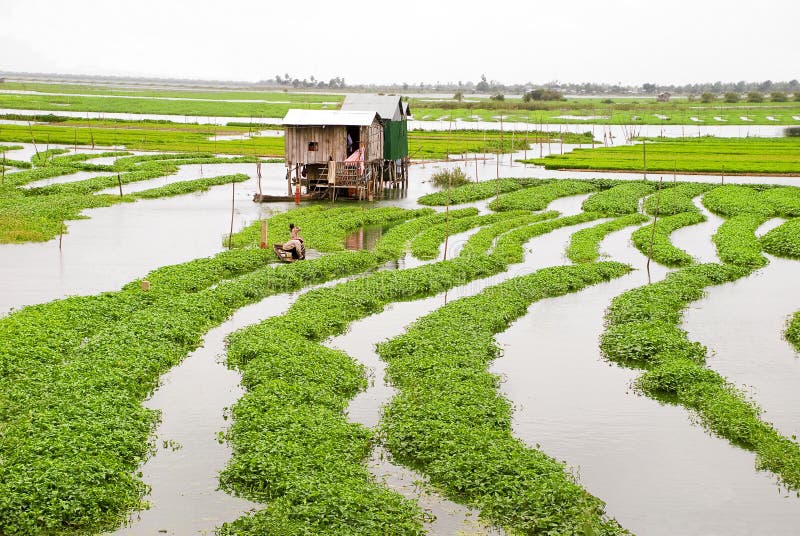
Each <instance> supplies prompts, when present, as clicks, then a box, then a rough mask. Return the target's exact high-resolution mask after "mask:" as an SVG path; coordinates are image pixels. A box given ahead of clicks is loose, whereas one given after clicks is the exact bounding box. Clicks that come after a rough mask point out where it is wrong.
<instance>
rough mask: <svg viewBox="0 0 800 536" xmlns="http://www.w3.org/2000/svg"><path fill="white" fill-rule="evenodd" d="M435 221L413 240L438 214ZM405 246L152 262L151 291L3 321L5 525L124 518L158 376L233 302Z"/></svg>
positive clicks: (50, 525) (88, 526)
mask: <svg viewBox="0 0 800 536" xmlns="http://www.w3.org/2000/svg"><path fill="white" fill-rule="evenodd" d="M416 214H417V213H415V212H407V215H408V217H412V216H414V215H416ZM428 218H429V221H424V222H422V223H420V224H417V223H416V222H415V225H413V226H411V227H410V229H409V232H410V233H411V234H409V235H408V236H406V237H404V241H407V240H408V239H409V238H410V237H411V236H413V233H415V232H418V230H419V229H420V228H421V227H424V226H425V225H429V224H431V223H436V222H437V221H439V220H437V218H440V216H439V215H434V216H430V217H428ZM430 218H433V219H432V220H430ZM320 219H324V215H323V214H320ZM340 239H341V240H343V239H344V236H343V235H342V236H340ZM399 252H400V248H399V247H398V246H397V244H396V243H394V244H393V243H387V244H386V245H384V246H383V247H382V248H381V249H380V252H377V251H376V253H371V252H340V253H333V254H331V255H328V256H324V257H321V258H319V259H314V260H309V261H305V262H302V263H295V264H291V265H278V266H274V267H273V266H265V261H266V260H267V259H268V258H271V257H272V254H271V252H269V251H268V250H260V249H243V250H234V251H230V252H225V253H222V254H220V255H218V256H216V257H214V258H211V259H200V260H197V261H192V262H189V263H186V264H183V265H178V266H172V267H167V268H164V269H160V270H157V271H155V272H154V273H152V274H150V275H149V276H148V278H149V280H150V281H151V283H152V285H153V286H152V288H151V291H150V292H142V291H141V290H140V289H139V288H138V283H137V282H134V283H132V284H131V285H128V286H127V287H126V288H125V289H123V290H122V291H119V292H113V293H104V294H101V295H98V296H92V297H75V298H68V299H65V300H57V301H54V302H51V303H48V304H45V305H38V306H33V307H26V308H24V309H22V310H20V311H19V312H16V313H12V314H10V315H8V316H7V317H5V318H3V319H0V427H2V430H3V433H2V434H0V533H2V534H8V535H28V534H43V533H47V534H56V533H63V532H69V531H72V532H97V531H99V530H101V529H108V528H113V527H115V526H117V525H118V524H119V523H121V521H122V520H123V519H124V517H125V515H126V513H127V512H128V511H129V510H130V509H133V508H137V507H139V506H140V505H141V503H140V501H141V499H142V496H143V494H144V493H145V492H146V486H145V485H144V484H143V483H142V482H141V481H140V480H139V478H138V477H137V476H135V474H134V472H135V471H136V468H137V466H138V464H139V463H140V462H141V461H142V460H143V459H144V458H145V457H146V455H147V453H148V445H147V442H148V439H149V437H150V434H151V432H152V430H153V427H154V426H155V424H156V422H157V420H158V414H157V412H154V411H152V410H148V409H145V408H143V407H142V406H141V403H142V402H143V401H144V399H145V398H146V397H147V396H148V395H149V394H150V393H151V392H152V390H153V389H154V388H155V387H156V385H157V383H158V378H159V376H160V375H161V374H163V373H164V372H165V371H166V370H168V369H169V368H170V367H172V366H174V365H175V364H177V363H178V362H180V361H181V360H182V359H183V358H184V357H185V356H186V354H187V353H188V352H189V351H191V350H192V349H194V348H196V347H197V346H198V345H199V344H200V342H201V339H202V336H203V334H204V333H205V332H206V331H207V330H208V329H209V328H211V327H213V326H215V325H218V324H219V323H220V322H222V321H223V320H225V319H226V318H227V317H228V316H229V315H230V314H232V313H233V311H235V310H236V309H238V308H240V307H242V306H244V305H246V304H249V303H254V302H256V301H258V300H260V299H262V298H264V297H266V296H269V295H273V294H277V293H282V292H289V291H294V290H298V289H301V288H303V287H304V286H307V285H309V284H313V283H319V282H323V281H327V280H331V279H335V278H339V277H343V276H347V275H351V274H357V273H360V272H363V271H364V270H367V269H371V268H374V267H376V266H377V265H378V264H379V263H380V262H383V261H384V260H387V259H389V258H396V256H397V255H399ZM393 256H394V257H393Z"/></svg>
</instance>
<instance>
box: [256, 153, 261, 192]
mask: <svg viewBox="0 0 800 536" xmlns="http://www.w3.org/2000/svg"><path fill="white" fill-rule="evenodd" d="M256 175H258V198H259V199H261V161H260V160H259V161H257V162H256Z"/></svg>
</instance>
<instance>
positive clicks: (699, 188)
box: [644, 182, 715, 216]
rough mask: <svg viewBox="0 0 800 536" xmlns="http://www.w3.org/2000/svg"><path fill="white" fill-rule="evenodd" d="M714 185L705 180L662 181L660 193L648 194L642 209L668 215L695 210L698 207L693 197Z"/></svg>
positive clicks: (652, 213)
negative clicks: (675, 182)
mask: <svg viewBox="0 0 800 536" xmlns="http://www.w3.org/2000/svg"><path fill="white" fill-rule="evenodd" d="M714 187H715V185H713V184H709V183H706V182H679V183H677V184H673V183H663V184H662V185H661V192H660V193H659V192H656V193H654V194H652V195H649V196H648V197H647V199H645V200H644V211H645V212H646V213H647V214H650V215H652V216H655V215H656V213H658V214H659V215H662V216H670V215H673V214H678V213H680V212H697V211H698V210H700V209H698V208H697V205H695V204H694V198H695V197H697V196H699V195H701V194H704V193H706V192H707V191H709V190H711V189H712V188H714Z"/></svg>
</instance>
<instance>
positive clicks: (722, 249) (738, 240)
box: [711, 214, 767, 269]
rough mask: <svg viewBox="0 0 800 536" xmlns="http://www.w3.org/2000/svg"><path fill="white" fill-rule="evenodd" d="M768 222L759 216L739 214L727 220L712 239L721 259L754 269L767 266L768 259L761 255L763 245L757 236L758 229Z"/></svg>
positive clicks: (727, 262)
mask: <svg viewBox="0 0 800 536" xmlns="http://www.w3.org/2000/svg"><path fill="white" fill-rule="evenodd" d="M766 220H767V218H766V217H764V216H761V215H758V214H739V215H737V216H731V217H730V218H728V219H727V220H725V221H724V222H723V223H722V225H720V226H719V229H718V230H717V232H716V233H714V236H712V237H711V240H712V241H713V242H714V244H715V245H716V246H717V254H718V255H719V259H720V260H721V261H722V262H724V263H726V264H734V265H736V266H744V267H748V268H753V269H755V268H761V267H762V266H766V264H767V259H766V258H765V257H764V256H763V255H762V254H761V244H759V242H758V239H757V238H756V236H755V231H756V229H758V228H759V227H760V226H761V224H763V223H764V222H765V221H766Z"/></svg>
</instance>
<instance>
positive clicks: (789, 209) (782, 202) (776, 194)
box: [759, 186, 800, 218]
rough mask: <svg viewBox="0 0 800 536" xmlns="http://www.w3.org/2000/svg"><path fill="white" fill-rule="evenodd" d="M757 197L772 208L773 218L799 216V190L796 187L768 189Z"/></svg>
mask: <svg viewBox="0 0 800 536" xmlns="http://www.w3.org/2000/svg"><path fill="white" fill-rule="evenodd" d="M759 197H760V198H761V201H763V202H765V203H767V204H768V205H770V206H771V207H772V210H773V212H774V215H775V216H780V217H783V218H796V217H798V216H800V188H797V187H796V186H782V187H778V188H770V189H769V190H764V191H763V192H761V194H760V195H759Z"/></svg>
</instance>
